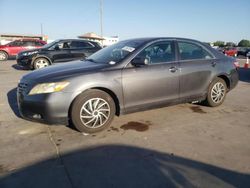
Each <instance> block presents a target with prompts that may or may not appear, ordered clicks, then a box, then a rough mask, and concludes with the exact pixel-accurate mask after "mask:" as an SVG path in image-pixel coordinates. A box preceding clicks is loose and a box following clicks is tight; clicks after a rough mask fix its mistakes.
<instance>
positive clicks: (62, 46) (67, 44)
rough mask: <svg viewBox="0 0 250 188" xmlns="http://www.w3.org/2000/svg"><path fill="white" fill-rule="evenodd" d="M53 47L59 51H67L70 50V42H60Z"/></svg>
mask: <svg viewBox="0 0 250 188" xmlns="http://www.w3.org/2000/svg"><path fill="white" fill-rule="evenodd" d="M55 46H58V47H59V49H60V50H62V49H69V48H70V41H65V42H60V43H58V44H56V45H55Z"/></svg>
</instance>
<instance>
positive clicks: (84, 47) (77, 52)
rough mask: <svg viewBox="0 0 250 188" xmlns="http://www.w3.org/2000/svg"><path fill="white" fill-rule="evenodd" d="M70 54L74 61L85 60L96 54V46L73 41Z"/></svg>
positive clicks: (86, 42)
mask: <svg viewBox="0 0 250 188" xmlns="http://www.w3.org/2000/svg"><path fill="white" fill-rule="evenodd" d="M70 52H71V55H72V57H73V59H84V58H86V57H88V56H90V55H91V54H93V53H94V52H95V46H94V45H93V44H91V43H90V42H88V41H74V40H73V41H72V42H71V44H70Z"/></svg>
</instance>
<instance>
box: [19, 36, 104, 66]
mask: <svg viewBox="0 0 250 188" xmlns="http://www.w3.org/2000/svg"><path fill="white" fill-rule="evenodd" d="M100 49H101V46H100V45H99V44H98V43H97V42H93V41H87V40H79V39H67V40H56V41H54V42H52V43H49V44H47V45H45V46H43V47H42V48H40V49H33V50H27V51H22V52H20V53H19V54H18V55H17V64H18V65H21V66H23V67H26V68H30V69H39V68H43V67H47V66H49V65H51V64H53V63H61V62H67V61H73V60H78V59H85V58H86V57H88V56H89V55H91V54H93V53H95V52H96V51H98V50H100Z"/></svg>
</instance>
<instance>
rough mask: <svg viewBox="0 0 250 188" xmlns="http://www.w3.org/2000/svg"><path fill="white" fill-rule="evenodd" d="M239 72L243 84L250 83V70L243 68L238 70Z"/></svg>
mask: <svg viewBox="0 0 250 188" xmlns="http://www.w3.org/2000/svg"><path fill="white" fill-rule="evenodd" d="M238 72H239V80H240V81H243V82H248V83H250V68H242V67H240V68H239V69H238Z"/></svg>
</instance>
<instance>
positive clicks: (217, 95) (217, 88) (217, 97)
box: [205, 78, 227, 107]
mask: <svg viewBox="0 0 250 188" xmlns="http://www.w3.org/2000/svg"><path fill="white" fill-rule="evenodd" d="M226 93H227V85H226V82H225V81H224V80H223V79H222V78H216V79H215V80H214V81H213V82H212V83H211V84H210V86H209V89H208V94H207V99H206V101H205V102H206V104H207V105H208V106H211V107H215V106H219V105H221V104H222V103H223V102H224V100H225V98H226Z"/></svg>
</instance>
